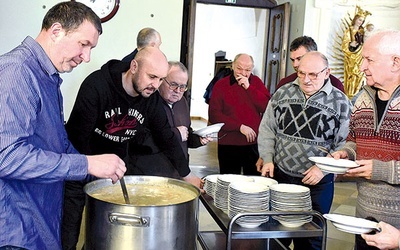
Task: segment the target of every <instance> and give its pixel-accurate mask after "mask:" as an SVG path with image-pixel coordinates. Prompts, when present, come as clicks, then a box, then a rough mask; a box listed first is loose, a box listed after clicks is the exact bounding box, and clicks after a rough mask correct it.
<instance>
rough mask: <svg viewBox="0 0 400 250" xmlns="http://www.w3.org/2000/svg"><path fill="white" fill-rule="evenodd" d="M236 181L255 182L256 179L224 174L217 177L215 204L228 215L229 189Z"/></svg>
mask: <svg viewBox="0 0 400 250" xmlns="http://www.w3.org/2000/svg"><path fill="white" fill-rule="evenodd" d="M235 181H241V182H253V181H254V179H253V178H251V177H248V176H244V175H236V174H223V175H220V176H218V177H217V185H216V187H215V194H214V204H215V206H216V207H217V208H219V209H221V210H222V211H224V212H225V213H228V188H229V184H231V183H232V182H235Z"/></svg>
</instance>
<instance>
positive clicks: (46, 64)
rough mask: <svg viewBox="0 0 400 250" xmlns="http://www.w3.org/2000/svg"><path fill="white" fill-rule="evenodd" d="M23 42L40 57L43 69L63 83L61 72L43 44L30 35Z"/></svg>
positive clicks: (59, 82)
mask: <svg viewBox="0 0 400 250" xmlns="http://www.w3.org/2000/svg"><path fill="white" fill-rule="evenodd" d="M22 44H24V45H25V46H26V47H27V48H28V49H29V50H30V51H31V52H32V54H35V55H36V56H37V58H39V63H40V65H41V67H42V68H43V70H44V71H45V72H47V74H49V76H52V77H54V79H57V82H58V84H61V83H62V79H61V77H60V74H59V73H58V71H57V69H56V67H54V64H53V63H52V62H51V60H50V58H49V57H48V55H47V54H46V52H45V51H44V50H43V48H42V46H40V44H39V43H38V42H36V40H35V39H33V38H32V37H30V36H27V37H26V38H25V39H24V41H23V42H22Z"/></svg>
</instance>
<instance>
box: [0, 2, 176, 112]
mask: <svg viewBox="0 0 400 250" xmlns="http://www.w3.org/2000/svg"><path fill="white" fill-rule="evenodd" d="M58 2H61V1H54V0H13V1H2V3H3V4H2V7H1V8H0V34H1V35H0V54H3V53H5V52H8V51H9V50H11V49H12V48H14V47H16V46H17V45H18V44H20V43H21V41H22V40H23V39H24V38H25V37H26V36H27V35H30V36H32V37H33V38H36V36H37V34H38V33H39V31H40V27H41V23H42V19H43V17H44V15H45V13H46V12H47V10H48V9H49V8H50V7H51V6H53V5H55V4H56V3H58ZM182 6H183V0H169V1H163V0H146V1H140V0H121V5H120V7H119V10H118V12H117V14H116V15H115V16H114V18H112V19H111V20H109V21H108V22H105V23H103V31H104V32H103V34H102V35H101V36H100V40H99V43H98V45H97V47H96V48H95V49H94V50H92V54H91V61H90V62H89V63H87V64H82V65H80V66H79V67H77V68H76V69H74V71H73V72H71V73H66V74H62V78H63V79H64V82H63V84H62V91H63V96H64V109H65V119H67V118H68V116H69V113H70V112H71V109H72V105H73V103H74V101H75V97H76V93H77V91H78V89H79V85H80V84H81V83H82V81H83V79H84V78H85V77H86V76H87V75H89V74H90V73H91V72H93V71H94V70H97V69H99V68H100V67H101V65H103V64H104V63H105V62H107V61H108V60H109V59H113V58H117V59H121V58H122V57H124V56H125V55H126V54H128V53H130V52H131V51H132V50H133V49H135V47H136V35H137V32H138V31H139V30H140V29H141V28H143V27H153V28H155V29H157V30H158V31H159V32H160V33H161V35H162V40H163V43H162V45H161V49H162V50H163V52H164V53H165V54H166V55H167V57H168V59H170V60H179V58H180V41H181V24H182ZM152 15H153V17H152Z"/></svg>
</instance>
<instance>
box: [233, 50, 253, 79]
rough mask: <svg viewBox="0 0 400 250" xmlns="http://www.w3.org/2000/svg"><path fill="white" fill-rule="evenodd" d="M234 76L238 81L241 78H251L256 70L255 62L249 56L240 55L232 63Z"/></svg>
mask: <svg viewBox="0 0 400 250" xmlns="http://www.w3.org/2000/svg"><path fill="white" fill-rule="evenodd" d="M232 68H233V74H234V76H235V78H236V79H238V78H240V77H246V78H249V77H250V75H251V72H252V71H253V68H254V60H253V57H251V56H250V55H248V54H244V53H241V54H238V55H236V56H235V59H234V60H233V63H232Z"/></svg>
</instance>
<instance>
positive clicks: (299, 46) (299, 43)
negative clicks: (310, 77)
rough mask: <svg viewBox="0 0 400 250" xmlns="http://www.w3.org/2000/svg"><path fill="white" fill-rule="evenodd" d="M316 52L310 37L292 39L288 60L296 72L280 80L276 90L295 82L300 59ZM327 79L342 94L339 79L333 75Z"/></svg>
mask: <svg viewBox="0 0 400 250" xmlns="http://www.w3.org/2000/svg"><path fill="white" fill-rule="evenodd" d="M317 50H318V47H317V44H316V43H315V41H314V39H312V38H311V37H308V36H301V37H298V38H296V39H294V40H293V41H292V43H291V44H290V60H291V61H292V66H293V69H294V70H295V71H296V72H294V73H293V74H291V75H289V76H287V77H285V78H282V79H281V80H280V81H279V83H278V85H277V86H276V90H278V89H279V88H280V87H281V86H282V85H285V84H286V83H290V82H294V80H296V78H297V68H298V67H299V62H300V59H301V58H302V57H303V56H304V54H305V53H307V52H309V51H317ZM329 79H330V80H331V83H332V85H333V86H334V87H336V88H338V89H339V90H341V91H342V92H343V93H344V87H343V83H342V82H341V81H340V80H339V79H337V78H336V77H334V76H333V75H329ZM276 90H275V91H276Z"/></svg>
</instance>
